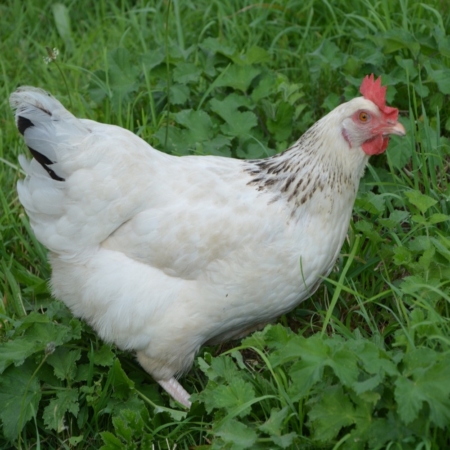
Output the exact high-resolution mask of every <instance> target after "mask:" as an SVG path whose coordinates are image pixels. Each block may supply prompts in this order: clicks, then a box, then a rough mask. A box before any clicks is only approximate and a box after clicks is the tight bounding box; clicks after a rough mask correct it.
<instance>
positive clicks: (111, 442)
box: [100, 431, 123, 450]
mask: <svg viewBox="0 0 450 450" xmlns="http://www.w3.org/2000/svg"><path fill="white" fill-rule="evenodd" d="M100 436H101V437H102V439H103V442H104V443H105V445H103V446H101V447H100V450H123V442H122V441H121V440H120V439H119V438H118V437H116V436H114V434H113V433H111V432H110V431H103V432H102V433H100Z"/></svg>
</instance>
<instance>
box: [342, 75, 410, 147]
mask: <svg viewBox="0 0 450 450" xmlns="http://www.w3.org/2000/svg"><path fill="white" fill-rule="evenodd" d="M360 92H361V94H362V95H363V97H358V98H356V99H354V100H352V101H350V102H348V104H347V105H349V106H350V107H352V108H353V109H354V111H353V112H352V114H351V116H350V117H348V118H347V119H345V120H344V122H343V127H342V136H343V137H344V139H345V140H346V141H347V143H348V144H349V146H350V147H361V148H362V149H363V151H364V153H366V154H367V155H369V156H371V155H378V154H380V153H383V152H384V151H385V150H386V148H387V146H388V143H389V135H391V134H396V135H398V136H404V135H405V134H406V131H405V128H404V127H403V125H402V124H401V123H400V122H398V121H397V118H398V109H396V108H392V107H390V106H387V105H386V87H385V86H381V77H380V78H378V79H377V80H375V79H374V76H373V74H372V75H370V76H366V77H365V78H364V80H363V82H362V83H361V87H360Z"/></svg>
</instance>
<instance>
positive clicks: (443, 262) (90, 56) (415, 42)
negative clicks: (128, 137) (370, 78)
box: [0, 0, 450, 450]
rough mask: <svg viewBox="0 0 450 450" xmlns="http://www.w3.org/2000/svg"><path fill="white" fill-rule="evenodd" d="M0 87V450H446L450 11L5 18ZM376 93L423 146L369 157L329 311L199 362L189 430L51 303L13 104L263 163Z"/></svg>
mask: <svg viewBox="0 0 450 450" xmlns="http://www.w3.org/2000/svg"><path fill="white" fill-rule="evenodd" d="M54 49H56V50H57V51H56V50H54ZM0 73H1V75H0V79H1V80H2V81H1V82H0V185H1V190H0V203H1V207H0V237H1V246H0V298H1V301H0V448H2V449H10V448H11V449H13V448H19V449H104V450H114V449H130V450H131V449H171V450H173V449H175V448H176V449H178V450H179V449H202V450H203V449H246V448H250V449H278V448H288V449H291V448H292V449H355V450H360V449H361V450H362V449H406V450H409V449H411V450H412V449H423V450H425V449H435V450H439V449H445V448H449V447H450V332H449V331H450V323H449V318H450V232H449V231H450V222H449V219H450V204H449V201H450V186H449V175H448V171H449V161H450V158H449V156H450V141H449V139H448V136H449V134H450V102H449V100H450V4H449V3H448V2H447V1H443V0H427V1H425V2H422V3H420V2H413V1H411V0H410V1H408V0H399V1H397V2H394V1H388V0H379V1H377V2H372V1H369V0H342V1H341V2H331V1H328V0H271V1H269V2H264V3H258V2H254V1H253V2H252V1H251V0H195V1H194V0H184V1H181V0H172V1H170V0H165V1H162V0H150V1H144V0H115V1H106V0H99V1H88V0H78V1H68V0H67V1H66V0H60V2H56V0H55V1H50V0H20V1H19V0H4V1H2V2H1V3H0ZM370 73H374V74H375V75H377V76H378V75H382V79H383V84H385V85H388V92H387V99H388V103H389V104H390V105H393V106H395V107H398V108H399V110H400V120H401V122H402V123H403V124H404V126H405V128H406V129H407V136H406V137H405V138H403V139H400V138H396V137H395V138H392V139H391V142H390V144H389V147H388V150H387V152H386V153H385V154H383V155H381V156H377V157H372V159H371V165H370V166H369V167H368V169H367V171H366V174H365V176H364V178H363V179H362V181H361V186H360V191H359V194H358V198H357V201H356V204H355V208H354V215H353V220H352V222H351V225H350V228H349V232H348V237H347V239H346V242H345V244H344V247H343V249H342V251H341V255H340V257H339V259H338V261H337V263H336V267H335V270H334V271H333V272H332V274H331V275H330V276H329V278H328V279H326V280H324V282H323V284H322V285H321V287H320V288H319V289H318V291H317V292H316V293H315V294H314V295H313V297H312V298H310V299H308V300H307V301H305V302H304V303H302V304H301V305H300V306H299V307H298V308H297V309H296V310H294V311H292V312H291V313H290V314H288V315H286V316H283V317H281V318H280V320H279V321H278V322H277V323H276V324H274V325H272V326H268V327H266V328H265V329H264V330H263V331H261V332H258V333H254V334H253V335H250V336H249V337H247V338H246V339H244V340H242V341H239V342H232V343H229V344H227V345H223V346H220V347H205V348H203V349H202V350H201V351H200V353H199V355H198V357H197V358H196V360H195V364H194V367H193V368H192V370H191V371H190V372H189V373H188V374H187V375H185V376H184V377H183V378H182V379H181V382H182V384H183V385H184V387H185V388H186V389H187V390H188V391H189V392H191V393H194V395H193V397H192V398H193V400H194V404H193V406H192V409H191V410H190V411H188V412H187V411H185V410H183V409H182V408H181V407H180V406H179V405H177V404H175V403H174V402H173V401H172V400H171V399H169V397H168V396H167V395H166V394H165V393H162V392H161V391H160V389H158V387H157V385H156V383H155V382H154V381H153V380H152V379H151V377H150V376H149V375H147V374H146V373H145V372H144V371H143V370H142V369H141V368H140V366H139V364H138V363H137V362H136V361H135V358H134V356H133V355H132V354H130V353H126V352H121V351H119V350H118V349H116V348H115V347H113V346H109V345H107V344H105V343H103V342H102V341H101V340H100V339H99V338H98V337H97V336H96V334H95V333H94V332H93V331H92V330H91V329H90V327H89V326H87V325H86V324H85V323H84V322H82V321H80V320H78V319H76V318H74V317H73V316H72V315H71V313H70V311H69V310H68V309H67V308H66V307H65V306H64V305H63V304H62V303H61V302H59V301H58V300H57V299H53V298H52V297H51V295H50V291H49V287H48V284H47V283H48V279H49V277H50V268H49V265H48V263H47V259H46V250H45V249H44V248H43V247H42V246H41V245H40V244H39V243H38V242H37V241H36V238H35V237H34V235H33V233H32V231H31V229H30V226H29V223H28V219H27V217H26V216H25V215H24V211H23V208H22V207H21V205H20V203H19V202H18V198H17V192H16V187H15V186H16V183H17V180H18V179H20V178H21V177H23V173H22V172H21V169H20V167H19V166H18V163H17V157H18V155H19V154H22V153H26V151H27V149H26V147H25V145H24V143H23V140H22V138H21V137H20V135H19V134H18V132H17V130H16V128H15V125H14V121H13V115H12V113H11V111H10V108H9V103H8V98H9V95H10V93H11V92H12V91H13V90H14V89H15V88H16V87H17V86H20V85H33V86H38V87H42V88H44V89H46V90H48V91H49V92H51V93H52V94H53V95H55V96H56V97H57V98H58V99H59V100H60V101H61V102H62V103H63V104H64V105H65V106H66V107H68V108H69V109H70V110H71V111H72V112H73V113H74V114H75V115H77V116H80V117H86V118H90V119H93V120H98V121H101V122H106V123H111V124H116V125H120V126H122V127H125V128H128V129H130V130H132V131H133V132H135V133H136V134H138V135H139V136H140V137H142V138H143V139H145V140H146V141H148V142H149V143H151V144H152V145H153V146H155V147H156V148H158V149H160V150H162V151H166V152H170V153H173V154H176V155H186V154H215V155H223V156H230V157H237V158H263V157H266V156H270V155H273V154H275V153H277V152H279V151H282V150H284V149H286V148H287V147H288V146H289V145H290V144H291V143H292V142H294V141H295V140H296V139H297V138H298V137H299V136H300V135H301V134H302V133H303V132H304V131H306V129H307V128H308V127H309V126H311V125H312V124H313V123H314V122H315V121H316V120H318V119H319V118H321V117H322V116H323V115H325V114H326V113H327V112H329V111H330V110H331V109H333V108H334V107H335V106H337V105H338V104H340V103H342V102H343V101H346V100H349V99H351V98H353V97H355V96H357V95H359V93H358V89H359V85H360V83H361V80H362V79H363V77H364V76H365V75H367V74H370Z"/></svg>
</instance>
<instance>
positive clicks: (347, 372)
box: [271, 334, 359, 399]
mask: <svg viewBox="0 0 450 450" xmlns="http://www.w3.org/2000/svg"><path fill="white" fill-rule="evenodd" d="M295 351H296V352H297V355H298V356H297V357H298V358H299V359H300V360H299V361H298V362H296V363H295V364H293V365H292V367H291V369H290V370H289V376H290V378H291V380H292V384H291V386H290V387H289V393H290V395H291V396H292V397H293V399H300V398H302V397H304V396H305V395H306V394H307V393H308V391H309V389H310V388H311V387H312V386H313V385H314V383H316V382H318V381H319V380H321V378H322V375H323V370H324V368H325V367H326V366H329V367H331V368H332V369H333V371H334V373H335V374H336V376H337V377H338V378H339V379H340V381H341V382H342V383H343V384H344V385H346V386H350V385H352V384H353V383H354V382H355V381H356V379H357V377H358V374H359V369H358V366H357V361H358V358H357V355H356V354H355V353H353V352H352V351H350V350H348V349H346V348H345V346H344V345H343V341H341V340H337V339H336V338H334V339H323V338H321V337H320V335H318V334H317V335H314V336H312V337H310V338H308V339H305V338H300V339H296V340H292V341H290V342H289V343H288V345H287V346H286V349H285V350H284V351H283V352H282V353H283V354H285V357H286V356H288V357H289V358H290V357H291V355H292V354H293V353H294V352H295ZM280 353H281V352H280ZM271 360H272V358H271Z"/></svg>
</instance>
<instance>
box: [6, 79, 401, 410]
mask: <svg viewBox="0 0 450 450" xmlns="http://www.w3.org/2000/svg"><path fill="white" fill-rule="evenodd" d="M377 82H378V80H377V81H375V82H374V81H373V78H372V79H371V83H372V84H373V85H376V84H377ZM363 84H364V83H363ZM380 89H381V90H382V88H380ZM362 91H363V92H364V89H363V88H362ZM375 92H377V91H376V89H375ZM364 95H365V97H366V98H364V97H358V98H356V99H354V100H352V101H350V102H348V103H345V104H343V105H341V106H339V107H338V108H336V109H335V110H334V111H332V112H331V113H330V114H328V115H327V116H325V117H324V118H323V119H322V120H321V121H319V122H318V123H316V124H315V125H314V126H313V127H312V128H311V129H310V130H308V132H307V133H305V135H304V136H302V138H300V140H299V141H298V142H297V143H296V144H295V145H294V146H293V147H292V148H291V149H289V150H288V151H286V152H285V153H283V154H281V155H276V156H274V157H272V158H268V159H265V160H252V161H241V160H235V159H228V158H221V157H215V156H186V157H174V156H171V155H167V154H164V153H161V152H159V151H157V150H155V149H153V148H152V147H150V146H149V145H148V144H147V143H145V142H144V141H143V140H141V139H140V138H138V137H137V136H135V135H134V134H133V133H131V132H129V131H127V130H124V129H122V128H119V127H116V126H112V125H104V124H100V123H97V122H93V121H91V120H85V119H77V118H75V117H74V116H73V115H72V114H70V113H69V112H68V111H67V110H66V109H65V108H64V107H63V106H62V105H61V104H60V103H59V102H58V101H57V100H56V99H55V98H53V97H52V96H50V95H49V94H47V93H46V92H45V91H42V90H40V89H36V88H31V87H22V88H19V89H18V90H17V91H16V92H15V93H13V94H12V95H11V105H12V107H13V109H14V110H15V111H16V122H17V125H18V128H19V130H20V131H21V133H22V134H24V138H25V142H26V144H27V146H28V147H29V148H30V150H31V152H32V154H33V156H34V159H32V160H31V161H27V160H26V159H25V158H24V157H21V158H20V163H21V165H22V167H23V168H24V170H25V172H26V174H27V177H26V178H25V180H23V181H20V182H19V184H18V192H19V198H20V201H21V203H22V204H23V206H24V208H25V210H26V212H27V214H28V216H29V218H30V222H31V225H32V228H33V230H34V232H35V234H36V237H37V238H38V239H39V241H40V242H42V243H43V244H44V245H45V246H46V247H47V248H48V249H49V250H50V254H49V258H50V262H51V265H52V269H53V272H52V280H51V286H52V292H53V294H54V295H55V297H57V298H59V299H61V300H63V301H64V302H65V303H66V304H67V305H68V306H69V308H70V309H71V310H72V311H73V313H74V314H75V315H76V316H79V317H82V318H83V319H85V320H86V321H87V322H88V323H90V324H91V325H92V326H93V327H94V328H95V329H96V331H97V332H98V333H99V335H100V336H101V337H102V338H103V339H104V340H106V341H108V342H115V343H116V344H117V345H118V346H119V347H120V348H122V349H125V350H133V351H135V352H136V354H137V358H138V360H139V362H140V363H141V364H142V366H143V367H144V368H145V370H147V371H148V372H149V373H150V374H151V375H152V376H153V377H154V378H155V379H156V380H157V381H158V382H159V383H160V384H161V385H162V386H163V387H164V388H165V389H166V390H167V391H168V392H169V393H170V394H171V395H172V396H173V397H174V398H176V399H177V400H178V401H180V402H181V403H183V404H184V405H186V406H189V405H190V403H189V395H188V394H187V392H186V391H184V389H183V388H182V387H181V385H179V383H178V382H177V381H176V379H175V377H176V376H177V375H179V374H181V373H182V372H184V371H186V370H188V369H189V367H190V366H191V364H192V361H193V358H194V356H195V354H196V352H197V351H198V350H199V348H200V346H201V345H202V344H204V343H207V342H209V343H217V342H222V341H224V340H227V339H230V338H235V337H240V336H242V335H245V334H246V333H248V332H250V331H252V330H253V329H257V328H258V327H260V326H262V325H264V324H266V323H268V322H270V321H272V320H273V319H275V318H276V317H277V316H279V315H281V314H283V313H285V312H287V311H289V310H291V309H292V308H294V307H295V306H296V305H298V304H299V303H300V302H301V301H302V300H304V299H305V298H307V297H308V296H309V295H311V293H312V292H314V290H315V289H316V288H317V286H318V283H320V280H321V276H326V275H327V274H328V273H329V272H330V270H331V268H332V266H333V264H334V262H335V260H336V258H337V256H338V254H339V251H340V248H341V246H342V243H343V240H344V237H345V235H346V231H347V227H348V223H349V220H350V214H351V211H352V206H353V202H354V199H355V195H356V191H357V188H358V184H359V179H360V177H361V175H362V173H363V170H364V167H365V165H366V163H367V160H368V157H369V156H368V155H370V154H374V153H379V152H381V151H384V149H385V146H386V145H387V140H386V139H387V138H386V136H387V135H388V134H391V133H394V134H399V135H402V134H404V129H403V127H402V126H401V124H399V123H398V122H397V120H396V119H397V117H396V115H395V117H393V115H392V112H389V111H387V109H389V108H388V107H384V109H383V105H384V98H383V101H381V100H380V99H377V98H376V96H375V98H374V97H373V95H372V94H370V93H368V91H367V89H366V92H365V94H364ZM380 95H381V94H380ZM361 111H362V112H364V113H365V114H367V115H369V116H370V120H369V124H367V123H362V122H361V120H360V117H359V116H357V114H361ZM395 111H396V110H395ZM355 114H356V116H355ZM388 116H389V117H388ZM355 117H356V119H355ZM360 122H361V123H360ZM378 136H382V144H381V147H380V149H378V150H376V149H375V150H376V151H375V150H374V147H373V146H374V144H372V143H373V142H375V141H376V140H377V139H378ZM366 142H369V144H365V143H366ZM377 142H378V141H377ZM378 144H379V142H378ZM378 144H377V145H378ZM364 145H365V146H366V147H364Z"/></svg>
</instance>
